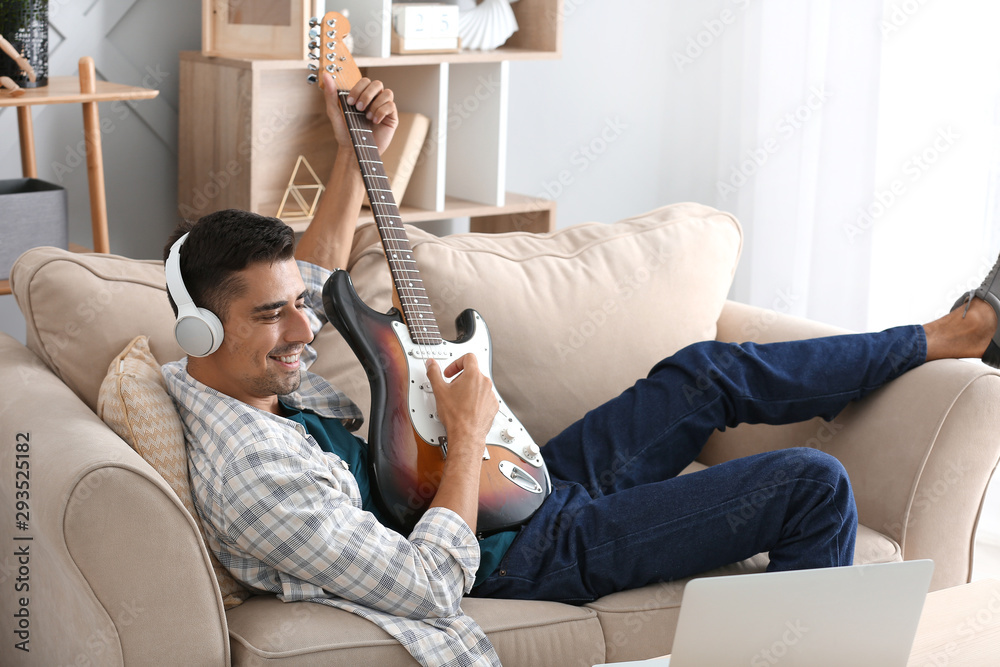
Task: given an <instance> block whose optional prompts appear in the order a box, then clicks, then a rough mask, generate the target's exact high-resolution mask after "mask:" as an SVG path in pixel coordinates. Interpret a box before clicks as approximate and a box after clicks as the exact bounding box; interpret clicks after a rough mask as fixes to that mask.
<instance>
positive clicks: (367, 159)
mask: <svg viewBox="0 0 1000 667" xmlns="http://www.w3.org/2000/svg"><path fill="white" fill-rule="evenodd" d="M338 96H339V98H340V106H341V108H343V110H344V116H345V117H346V118H347V128H348V130H350V133H351V143H353V144H354V153H355V154H356V155H357V157H358V164H359V165H360V167H361V176H362V178H363V179H364V182H365V191H367V193H368V201H369V202H370V203H371V206H372V213H374V215H375V225H376V227H378V232H379V236H380V237H381V238H382V247H383V248H384V249H385V256H386V259H388V261H389V272H390V273H391V274H392V282H393V285H394V286H395V288H396V295H397V296H398V297H399V303H400V306H402V309H403V319H404V320H405V321H406V326H407V328H408V329H409V331H410V337H411V338H413V342H414V343H417V344H420V345H439V344H440V343H441V331H440V330H439V329H438V325H437V320H436V319H435V318H434V312H433V311H432V310H431V305H430V299H428V298H427V290H425V289H424V282H423V280H422V279H421V278H420V272H419V271H418V270H417V262H416V260H414V258H413V249H412V248H411V247H410V240H409V239H408V238H407V237H406V230H405V229H403V221H402V218H400V215H399V208H398V207H397V206H396V200H395V198H394V197H393V196H392V190H391V189H390V188H389V178H388V176H386V175H385V167H384V166H383V165H382V158H381V156H380V155H379V154H378V147H377V146H375V141H374V138H373V135H372V129H371V123H369V122H368V119H367V118H366V117H365V114H364V113H362V112H360V111H358V110H357V109H356V108H355V107H354V105H352V104H348V103H347V91H346V90H340V91H338Z"/></svg>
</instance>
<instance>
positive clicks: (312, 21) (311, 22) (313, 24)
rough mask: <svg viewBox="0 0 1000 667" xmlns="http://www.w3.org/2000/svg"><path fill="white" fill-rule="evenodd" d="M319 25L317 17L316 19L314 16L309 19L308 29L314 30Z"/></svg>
mask: <svg viewBox="0 0 1000 667" xmlns="http://www.w3.org/2000/svg"><path fill="white" fill-rule="evenodd" d="M319 23H320V21H319V17H317V16H314V17H312V18H311V19H309V27H310V28H315V27H316V26H318V25H319Z"/></svg>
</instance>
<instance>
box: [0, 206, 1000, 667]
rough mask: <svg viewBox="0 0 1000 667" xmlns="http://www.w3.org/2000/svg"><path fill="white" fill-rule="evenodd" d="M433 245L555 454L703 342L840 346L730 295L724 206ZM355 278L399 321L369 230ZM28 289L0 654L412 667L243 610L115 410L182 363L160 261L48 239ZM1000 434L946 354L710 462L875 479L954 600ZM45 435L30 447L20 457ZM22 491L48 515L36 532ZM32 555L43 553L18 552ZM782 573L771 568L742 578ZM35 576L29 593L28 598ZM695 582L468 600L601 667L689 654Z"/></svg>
mask: <svg viewBox="0 0 1000 667" xmlns="http://www.w3.org/2000/svg"><path fill="white" fill-rule="evenodd" d="M411 239H412V241H413V245H414V249H415V252H416V254H417V258H418V261H419V262H420V264H421V267H422V269H423V272H424V279H425V282H426V283H427V286H428V288H429V290H430V292H431V294H432V297H433V300H434V307H435V310H436V312H437V313H438V316H439V320H440V323H441V326H442V329H443V331H444V333H445V335H446V337H450V335H449V329H450V328H451V324H452V322H453V320H454V317H455V315H456V314H457V313H458V312H459V311H460V310H462V309H463V308H465V307H467V306H475V307H476V308H477V310H479V311H480V312H481V313H482V314H483V316H484V318H485V319H486V321H487V322H488V323H489V324H490V329H491V333H492V338H493V342H494V351H495V359H494V370H495V373H494V378H495V381H496V384H497V386H498V388H499V389H500V391H501V393H502V394H503V395H504V397H505V399H506V400H507V402H508V403H509V404H510V406H511V407H512V408H513V409H514V411H515V412H516V413H517V414H518V415H519V416H520V418H521V419H522V421H523V422H524V423H525V425H526V426H527V428H528V429H529V431H530V432H532V434H533V435H534V437H535V439H536V440H538V441H539V442H545V440H546V439H547V438H548V437H550V436H551V435H553V434H554V433H556V432H558V431H559V430H560V429H561V428H563V427H564V426H566V425H567V424H568V423H570V422H571V421H572V420H573V419H575V418H576V417H577V416H579V415H580V414H582V413H583V412H584V411H585V410H586V409H588V408H589V407H592V406H594V405H597V404H599V403H600V402H602V401H603V400H606V399H607V398H609V397H611V396H613V395H615V394H616V393H618V392H619V391H621V390H622V389H623V388H625V387H626V386H628V384H630V383H631V381H632V380H634V379H635V378H637V377H639V376H641V375H643V374H645V372H646V371H647V370H648V368H649V367H650V366H651V365H652V364H653V363H654V362H655V361H657V360H658V359H659V358H660V357H662V356H665V355H667V354H670V353H672V352H673V351H675V350H676V349H679V348H680V347H682V346H683V345H685V344H687V343H690V342H693V341H695V340H700V339H712V338H718V339H720V340H726V341H739V340H751V339H752V340H758V341H774V340H782V339H792V338H803V337H809V336H814V335H823V334H827V333H834V331H833V330H832V329H831V328H829V327H826V326H823V325H820V324H817V323H813V322H809V321H806V320H802V319H797V318H793V317H789V316H787V315H784V314H781V313H780V312H775V311H768V310H761V309H758V308H752V307H748V306H745V305H740V304H737V303H733V302H728V301H726V295H727V292H728V289H729V286H730V281H731V279H732V275H733V271H734V269H735V266H736V262H737V260H738V257H739V251H740V247H741V242H742V236H741V232H740V228H739V225H738V224H737V223H736V221H735V220H733V219H732V218H731V217H730V216H728V215H725V214H722V213H719V212H717V211H714V210H713V209H709V208H707V207H703V206H698V205H694V204H684V205H677V206H672V207H667V208H664V209H660V210H658V211H654V212H652V213H650V214H648V215H646V216H640V217H639V218H636V219H632V220H628V221H623V222H621V223H617V224H615V225H605V224H597V223H595V224H589V225H581V226H577V227H573V228H569V229H565V230H561V231H558V232H556V233H554V234H552V235H548V236H537V235H532V234H527V233H511V234H502V235H496V236H490V235H456V236H452V237H447V238H443V239H439V238H435V237H432V236H430V235H428V234H425V233H422V232H420V231H419V230H412V232H411ZM351 271H352V275H353V277H354V282H355V285H356V286H357V287H358V290H359V292H360V294H361V296H362V297H363V298H365V300H366V301H367V302H368V303H369V304H371V305H372V306H373V307H375V308H378V309H382V310H385V309H387V308H388V306H389V287H388V285H389V283H388V278H387V276H388V272H387V270H386V269H385V260H384V257H382V256H381V253H380V250H379V247H378V245H377V239H376V236H375V235H374V232H373V229H372V228H371V227H363V228H361V229H360V230H359V232H358V234H357V237H356V243H355V249H354V253H353V255H352V259H351ZM12 284H13V289H14V292H15V295H16V298H17V301H18V303H19V305H20V307H21V309H22V311H23V312H24V314H25V318H26V320H27V328H28V330H27V337H28V346H27V347H24V346H22V345H21V344H19V343H17V342H16V341H14V340H13V339H11V338H9V337H3V338H0V386H2V387H3V394H2V398H0V469H2V470H3V471H5V472H4V473H3V475H2V476H0V503H2V507H3V521H2V522H0V543H2V544H3V545H4V546H3V549H2V553H3V554H4V555H3V556H2V557H0V587H2V589H3V593H2V595H0V618H2V619H5V620H3V621H2V622H0V628H3V636H4V637H5V639H4V641H3V642H2V643H0V663H2V664H35V665H55V664H73V665H97V664H100V665H116V664H129V665H141V664H157V665H169V664H176V665H185V666H192V665H226V664H230V663H232V664H241V665H242V664H281V665H286V664H287V665H320V664H322V665H354V664H392V665H395V664H412V660H411V659H410V658H409V656H408V654H407V653H406V652H405V651H404V650H403V649H402V648H401V647H400V646H399V645H397V644H396V643H395V642H394V641H393V640H392V639H391V638H390V637H389V636H388V635H386V634H385V633H384V632H382V631H381V630H380V629H379V628H377V627H376V626H374V625H372V624H370V623H369V622H367V621H365V620H363V619H361V618H358V617H354V616H352V615H351V614H349V613H347V612H344V611H341V610H338V609H333V608H330V607H326V606H323V605H318V604H313V603H309V602H300V603H293V604H284V603H282V602H280V601H278V600H277V599H276V598H274V597H272V596H255V597H251V598H250V599H249V600H247V601H246V602H243V603H242V604H240V605H238V606H235V607H233V608H231V609H228V610H226V609H224V605H223V600H222V597H221V595H220V589H219V587H218V585H217V583H216V577H215V575H214V573H213V569H212V566H211V563H210V559H209V555H208V553H207V552H206V549H205V544H204V541H203V539H202V537H201V535H200V532H199V528H198V523H197V519H196V517H194V516H192V515H191V513H190V512H188V511H187V510H185V508H184V505H183V504H182V503H181V502H180V500H179V498H178V497H177V495H176V494H175V493H174V492H173V491H172V490H171V487H170V486H168V485H167V483H166V482H165V481H164V478H163V477H162V476H161V475H160V474H158V473H157V471H156V469H154V467H153V466H151V465H150V463H148V462H147V461H145V460H143V458H141V457H140V456H139V455H138V454H137V453H136V452H134V451H133V450H132V449H130V448H129V446H127V445H126V444H125V443H124V442H123V440H122V439H121V438H119V437H118V436H116V435H115V433H114V432H112V431H111V430H110V429H109V428H108V427H107V426H106V425H105V424H104V423H103V422H102V421H101V420H100V419H99V418H98V417H97V416H96V415H95V412H94V410H95V407H96V404H97V395H98V391H99V388H100V386H101V382H102V379H103V378H104V377H105V374H106V373H107V371H108V366H109V362H110V361H111V360H112V358H114V357H115V355H117V354H118V353H119V352H121V351H122V350H123V349H124V348H125V347H126V345H128V344H129V341H130V340H132V338H133V337H135V336H137V335H139V334H145V335H148V336H149V338H150V341H151V348H152V351H153V353H154V354H155V355H156V358H157V359H158V360H159V361H160V362H164V361H167V360H171V359H176V358H179V357H180V350H179V348H178V347H177V346H176V344H175V343H174V341H173V340H172V336H171V326H172V318H171V313H170V309H169V307H168V305H167V302H166V298H165V294H164V287H163V270H162V265H161V263H159V262H156V261H136V260H131V259H125V258H121V257H115V256H101V255H77V254H70V253H67V252H64V251H61V250H57V249H52V248H40V249H35V250H32V251H30V252H28V253H26V254H25V255H24V256H22V258H21V259H20V260H19V261H18V263H17V264H16V266H15V267H14V270H13V274H12ZM941 305H942V310H943V309H944V308H945V306H946V305H947V304H941ZM778 308H779V310H780V309H781V305H780V304H778ZM316 347H317V348H318V349H319V351H320V360H319V361H318V362H317V364H316V365H315V366H314V368H313V370H316V371H317V372H319V373H321V374H323V375H324V376H326V377H328V378H330V379H331V380H332V381H333V382H334V383H335V384H337V385H339V386H340V387H342V388H343V389H344V390H345V391H347V392H348V393H349V394H351V395H352V396H353V397H354V398H355V399H356V400H357V401H358V402H359V403H360V404H361V405H362V407H363V408H364V409H365V410H366V411H367V405H368V395H367V384H366V381H365V380H364V376H363V373H362V372H361V369H360V366H359V365H358V364H357V362H356V361H354V359H353V356H352V355H351V354H350V352H349V351H348V349H347V347H346V345H345V344H344V343H343V342H342V341H341V340H340V339H339V336H338V335H337V333H336V332H335V331H333V330H332V328H330V327H327V328H326V330H324V332H323V333H322V334H321V335H320V336H319V337H318V339H317V341H316ZM998 433H1000V375H998V374H997V373H996V372H994V371H992V370H991V369H989V368H987V367H985V366H984V365H982V364H980V363H978V362H975V363H969V362H962V361H945V362H934V363H931V364H928V365H925V366H923V367H921V368H919V369H917V370H915V371H912V372H910V373H908V374H907V375H906V376H904V377H903V378H900V379H899V380H897V381H896V382H894V383H892V384H891V385H890V386H887V387H885V388H883V389H882V390H880V391H878V392H877V393H876V394H874V395H872V396H871V397H869V398H868V399H866V400H865V401H863V402H861V403H859V404H856V405H853V406H851V407H849V408H848V409H847V410H846V411H845V412H844V413H843V414H841V415H840V416H838V417H837V418H836V419H835V420H834V421H833V422H832V423H829V424H827V423H825V422H822V421H820V420H814V421H810V422H804V423H801V424H795V425H791V426H786V427H768V426H743V427H740V428H737V429H731V430H728V431H726V432H725V433H717V434H716V435H715V436H713V438H712V440H711V441H710V443H709V444H708V446H707V447H706V449H705V450H704V452H703V455H702V456H701V459H700V463H699V464H695V465H694V466H693V467H698V466H699V465H702V464H704V465H711V464H714V463H718V462H720V461H724V460H726V459H730V458H734V457H738V456H742V455H746V454H750V453H752V452H759V451H763V450H771V449H777V448H781V447H789V446H800V445H806V446H814V447H819V448H822V449H823V450H825V451H827V452H830V453H832V454H834V455H835V456H837V457H838V458H839V459H840V460H841V461H843V463H844V464H845V466H846V467H847V470H848V471H849V473H850V475H851V479H852V481H853V484H854V489H855V494H856V496H857V501H858V506H859V510H860V520H861V523H862V526H861V528H860V530H859V543H858V549H857V560H858V562H875V561H887V560H895V559H900V558H906V559H913V558H933V559H934V561H935V563H936V569H935V573H934V580H933V587H934V588H942V587H946V586H954V585H957V584H960V583H963V582H965V581H967V580H968V578H969V574H970V571H971V557H972V544H973V538H974V532H975V529H976V523H977V519H978V515H979V511H980V507H981V503H982V499H983V495H984V493H985V490H986V486H987V484H988V482H989V480H990V477H991V475H992V472H993V470H994V468H995V466H996V464H997V459H998V453H1000V438H998V435H997V434H998ZM18 434H26V435H25V436H21V437H20V439H19V436H18ZM25 437H27V438H30V447H28V448H23V447H22V450H24V449H27V456H26V457H24V456H22V457H21V458H16V457H17V454H18V453H22V454H23V453H25V452H24V451H22V452H18V451H17V443H18V442H19V440H24V438H25ZM24 460H27V461H28V462H29V463H28V464H27V467H29V468H30V478H29V479H30V484H29V485H27V486H29V487H30V488H29V489H28V491H29V493H28V494H23V495H22V496H20V497H19V496H17V495H16V493H17V491H18V490H22V491H23V490H25V489H24V486H26V485H23V484H22V486H21V487H20V489H19V488H16V487H15V482H16V481H18V480H17V478H16V476H15V461H17V462H20V461H24ZM154 463H157V462H155V461H154ZM23 467H25V466H24V465H22V468H23ZM608 474H614V471H613V470H611V471H608ZM21 481H23V480H21ZM19 499H22V500H25V504H24V505H22V509H24V511H25V512H30V517H29V518H28V521H27V527H26V528H21V529H19V528H18V527H17V524H16V517H15V512H16V511H17V507H16V506H15V504H16V502H17V500H19ZM25 537H30V538H31V539H30V540H26V539H22V540H17V539H16V538H25ZM24 545H27V547H28V549H29V553H30V557H29V558H26V559H24V560H26V561H27V562H26V563H23V562H20V561H19V560H18V558H17V557H16V556H14V550H15V547H18V548H19V547H22V546H24ZM764 563H766V555H764V554H762V555H760V556H758V557H756V558H754V559H752V560H751V561H748V562H746V563H741V564H736V565H734V566H732V567H729V568H726V569H725V570H724V571H723V572H741V571H751V570H759V569H760V568H762V567H763V565H764ZM723 572H718V571H717V572H715V573H713V574H720V573H723ZM20 577H25V579H24V581H25V582H28V583H29V588H28V589H25V590H24V592H17V593H15V591H16V590H21V589H15V586H16V585H17V584H18V582H19V581H21V579H20ZM683 585H684V582H683V581H676V582H665V583H661V584H657V585H653V586H649V587H647V588H644V589H641V590H635V591H627V592H622V593H618V594H614V595H610V596H608V597H606V598H603V599H601V600H598V601H596V602H594V603H593V604H589V605H586V606H581V607H573V606H567V605H563V604H557V603H548V602H520V601H507V600H480V599H467V600H466V601H465V602H464V603H463V608H464V609H465V610H466V611H467V612H468V613H469V614H470V615H471V616H473V617H474V618H475V619H477V620H478V621H479V623H480V624H481V625H482V626H483V627H484V629H485V630H486V632H487V633H488V634H489V636H490V638H491V640H492V641H493V643H494V645H495V646H496V649H497V652H498V653H499V655H500V657H501V659H502V660H503V662H504V664H505V665H511V666H513V665H542V664H544V665H592V664H595V663H601V662H604V661H622V660H628V659H638V658H643V657H651V656H655V655H660V654H664V653H668V652H669V651H670V647H671V642H672V636H673V629H674V626H675V624H676V619H677V614H678V610H679V604H680V600H681V593H682V589H683ZM22 598H23V599H22ZM23 609H27V610H28V612H27V614H28V616H27V621H25V622H22V619H23V618H24V614H25V612H23ZM19 613H20V614H21V617H17V616H15V614H19ZM12 623H13V624H14V625H13V629H14V630H17V629H18V628H19V627H23V628H24V629H23V630H22V632H25V633H26V636H27V637H28V641H29V642H30V643H29V645H28V646H29V647H30V652H29V653H25V652H23V651H19V650H17V649H16V648H15V641H12V635H11V628H12ZM19 624H20V626H19ZM14 637H15V639H16V638H17V636H16V635H15V636H14ZM18 641H19V640H18Z"/></svg>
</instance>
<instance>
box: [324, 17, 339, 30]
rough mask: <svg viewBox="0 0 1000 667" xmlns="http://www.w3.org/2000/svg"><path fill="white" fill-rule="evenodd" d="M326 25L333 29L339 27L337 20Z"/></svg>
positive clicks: (331, 20)
mask: <svg viewBox="0 0 1000 667" xmlns="http://www.w3.org/2000/svg"><path fill="white" fill-rule="evenodd" d="M326 24H327V25H328V26H330V27H331V28H336V27H337V19H330V20H329V21H327V22H326Z"/></svg>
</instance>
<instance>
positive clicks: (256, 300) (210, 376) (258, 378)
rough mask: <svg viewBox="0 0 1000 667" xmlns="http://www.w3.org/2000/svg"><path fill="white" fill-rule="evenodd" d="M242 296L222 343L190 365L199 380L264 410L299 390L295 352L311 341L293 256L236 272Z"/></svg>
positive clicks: (229, 317)
mask: <svg viewBox="0 0 1000 667" xmlns="http://www.w3.org/2000/svg"><path fill="white" fill-rule="evenodd" d="M239 275H240V277H241V279H242V280H243V282H244V285H245V288H246V289H245V290H244V292H243V294H242V295H241V296H239V297H237V298H235V299H233V300H232V301H231V302H230V305H229V311H228V313H227V314H226V319H225V322H223V329H224V330H225V337H224V338H223V341H222V346H221V347H219V349H218V350H217V351H216V352H214V353H213V354H211V355H209V356H208V357H204V358H202V359H198V360H194V359H192V360H189V362H188V367H189V370H190V371H191V373H192V375H194V376H195V377H196V378H197V379H198V380H200V381H201V382H203V383H205V384H207V385H208V386H210V387H212V388H213V389H217V390H219V391H221V392H222V393H224V394H228V395H229V396H232V397H233V398H236V399H239V400H241V401H243V402H244V403H248V404H250V405H253V406H255V407H258V408H261V409H262V410H268V411H277V407H278V401H277V396H279V395H282V394H288V393H290V392H292V391H295V390H296V389H298V386H299V381H300V376H299V355H300V354H301V353H302V350H303V348H304V347H305V345H306V344H307V343H309V342H311V341H312V338H313V336H312V331H310V329H309V322H308V320H307V319H306V317H305V313H304V312H303V308H304V307H305V306H304V301H303V298H304V296H305V284H304V283H303V282H302V275H301V274H300V273H299V268H298V265H296V263H295V261H294V260H286V261H278V262H275V263H273V264H268V263H257V264H252V265H251V266H249V267H248V268H246V269H244V270H243V271H240V274H239Z"/></svg>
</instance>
